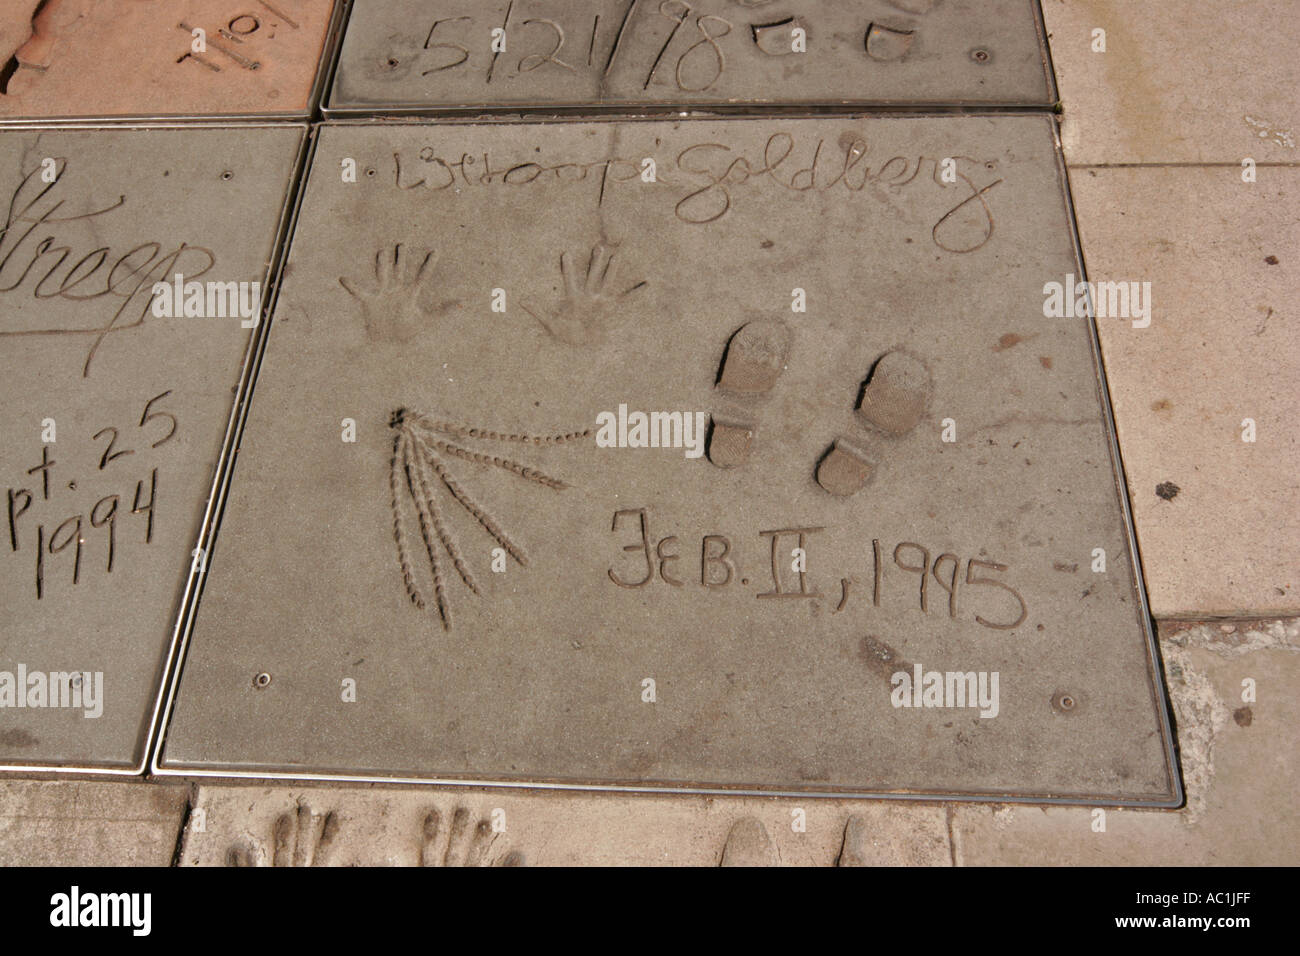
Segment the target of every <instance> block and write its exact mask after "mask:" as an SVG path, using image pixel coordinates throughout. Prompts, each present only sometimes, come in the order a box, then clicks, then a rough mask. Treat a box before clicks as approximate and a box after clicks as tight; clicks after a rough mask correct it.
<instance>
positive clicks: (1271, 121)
mask: <svg viewBox="0 0 1300 956" xmlns="http://www.w3.org/2000/svg"><path fill="white" fill-rule="evenodd" d="M1043 17H1044V19H1045V21H1046V23H1047V29H1048V33H1049V35H1050V39H1051V43H1050V45H1051V50H1052V66H1053V68H1054V69H1055V71H1056V80H1057V84H1058V86H1059V87H1060V96H1061V105H1062V107H1063V110H1064V114H1063V116H1062V120H1061V139H1062V141H1063V144H1064V147H1065V157H1066V160H1067V161H1068V162H1069V164H1070V165H1072V166H1074V165H1119V164H1126V163H1227V164H1229V165H1232V166H1240V164H1241V162H1242V160H1243V159H1246V158H1248V157H1249V158H1251V159H1253V160H1254V161H1255V162H1256V163H1291V164H1294V163H1296V162H1297V161H1300V153H1297V151H1296V145H1297V141H1298V140H1300V104H1298V103H1297V98H1296V90H1297V89H1300V61H1298V60H1297V58H1296V55H1295V51H1296V50H1297V49H1300V22H1298V21H1297V20H1296V16H1295V4H1294V3H1292V2H1290V0H1242V2H1240V3H1234V4H1233V5H1232V7H1231V8H1225V7H1224V6H1223V4H1221V3H1215V2H1214V0H1185V2H1183V3H1180V4H1178V6H1177V8H1176V10H1175V8H1173V7H1171V5H1170V4H1169V3H1167V2H1163V0H1122V2H1121V0H1043ZM1098 30H1101V31H1104V37H1099V36H1097V35H1096V32H1095V31H1098ZM1099 40H1104V46H1105V50H1104V52H1101V51H1100V50H1099V49H1097V47H1098V46H1099Z"/></svg>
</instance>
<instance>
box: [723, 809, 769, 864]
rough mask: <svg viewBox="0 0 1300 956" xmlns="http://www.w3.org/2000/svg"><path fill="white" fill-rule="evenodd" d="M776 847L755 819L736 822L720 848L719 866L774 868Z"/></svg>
mask: <svg viewBox="0 0 1300 956" xmlns="http://www.w3.org/2000/svg"><path fill="white" fill-rule="evenodd" d="M778 862H779V861H778V859H777V855H776V847H775V846H773V845H772V838H771V837H769V836H768V835H767V828H766V827H764V826H763V824H762V821H760V820H758V819H757V818H755V817H743V818H741V819H740V820H737V821H736V822H735V823H734V824H733V825H732V827H731V832H730V833H728V834H727V842H726V844H725V845H724V846H723V847H722V863H721V864H719V865H720V866H776V865H777V864H778Z"/></svg>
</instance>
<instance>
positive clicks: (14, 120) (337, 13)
mask: <svg viewBox="0 0 1300 956" xmlns="http://www.w3.org/2000/svg"><path fill="white" fill-rule="evenodd" d="M331 2H332V4H333V7H332V9H331V11H330V16H329V20H328V21H327V23H326V25H325V35H324V37H323V38H322V40H321V49H320V54H319V57H318V59H317V61H316V71H315V73H314V74H313V75H312V83H311V86H310V87H309V88H308V90H307V102H306V104H305V105H304V106H303V108H302V109H300V110H286V111H282V112H267V113H247V112H244V113H241V112H238V111H236V112H233V113H109V114H104V115H76V114H72V115H60V116H49V117H43V116H22V117H5V116H0V131H4V130H8V129H25V128H27V127H33V126H35V127H40V128H43V129H49V128H52V127H70V128H71V127H78V128H83V129H84V128H90V129H99V128H102V127H122V126H126V127H137V126H140V125H141V124H152V123H160V124H168V125H169V124H172V123H185V124H186V125H198V124H214V123H215V124H220V125H222V126H245V125H248V126H261V125H265V124H268V123H279V124H280V125H286V124H295V125H296V124H298V123H307V122H310V121H311V120H312V118H313V117H314V116H315V115H316V111H317V110H318V109H319V108H320V106H321V104H322V103H323V102H324V97H325V94H326V93H327V92H328V91H329V88H330V87H331V85H332V83H333V78H334V67H335V64H336V62H337V60H338V53H339V50H340V49H341V48H342V44H343V23H344V17H343V12H344V10H345V9H348V8H350V7H351V3H352V0H331ZM0 769H3V768H0Z"/></svg>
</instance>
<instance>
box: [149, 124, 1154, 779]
mask: <svg viewBox="0 0 1300 956" xmlns="http://www.w3.org/2000/svg"><path fill="white" fill-rule="evenodd" d="M949 158H952V163H951V164H949V163H946V162H945V159H949ZM644 160H654V164H653V165H654V169H655V170H656V173H655V176H654V181H653V182H647V181H645V180H643V178H642V170H649V169H650V166H649V165H647V164H646V162H644ZM352 169H355V172H356V176H355V181H354V182H353V181H348V180H349V179H351V178H353V177H351V176H350V175H349V171H350V170H352ZM950 169H951V170H952V177H951V178H952V180H953V181H952V182H948V181H946V172H945V171H947V170H950ZM1062 175H1063V173H1062V169H1061V167H1060V166H1059V165H1058V164H1057V155H1056V152H1055V141H1054V137H1053V130H1052V125H1051V120H1050V118H1048V117H1045V116H1037V117H1035V116H1020V117H1009V116H1004V117H998V118H989V117H961V118H952V119H945V120H942V121H936V120H920V119H905V118H893V119H861V118H852V119H835V120H789V121H775V120H765V121H751V120H734V121H724V122H672V123H667V122H638V123H623V124H619V123H603V124H574V125H567V124H566V125H564V126H557V125H550V124H542V125H526V124H525V125H499V124H498V125H488V126H475V125H450V126H448V125H439V126H427V125H423V126H422V125H405V126H402V125H394V126H384V127H383V128H377V127H365V126H352V127H348V126H343V127H326V128H325V129H324V130H323V131H322V138H321V140H320V143H319V147H318V150H317V153H316V156H315V160H314V171H313V173H312V176H311V179H310V181H309V184H308V187H307V193H306V198H305V205H304V208H303V212H302V218H301V221H300V223H299V226H298V229H297V236H296V239H295V242H294V247H293V254H292V257H291V262H290V263H289V265H288V267H287V271H286V282H285V287H284V292H283V295H282V297H281V298H280V304H279V306H278V314H277V317H276V318H275V320H274V324H273V326H272V329H271V330H270V338H269V344H268V350H267V353H266V356H265V360H264V364H263V366H262V372H261V375H260V378H259V383H258V386H257V391H256V396H255V399H254V402H253V407H252V411H251V417H250V419H249V424H248V428H247V430H246V432H245V434H244V435H243V438H242V441H241V449H242V450H241V453H240V456H239V459H238V461H237V463H236V466H235V472H234V480H233V485H232V490H231V496H230V499H229V502H228V505H227V508H226V512H225V518H224V521H223V527H222V529H221V531H220V537H219V544H218V547H217V550H216V552H215V554H214V556H213V560H212V563H211V565H210V569H209V570H210V580H209V582H208V584H207V587H206V591H205V593H204V597H203V601H202V607H201V608H200V611H199V615H198V623H197V627H196V630H195V632H194V635H193V638H192V642H191V647H190V650H189V653H188V657H187V660H186V662H185V666H184V673H183V676H182V679H181V685H180V691H179V696H178V699H177V704H176V710H175V714H174V716H173V719H172V723H171V726H170V730H169V732H168V737H167V748H166V753H165V755H164V761H163V766H164V768H165V769H167V770H169V771H172V772H183V771H184V772H190V771H196V772H212V773H227V772H234V773H249V774H261V773H267V774H317V775H345V776H346V775H359V776H366V777H369V776H375V777H386V778H387V777H394V776H397V777H407V776H409V777H415V778H444V779H459V780H468V781H473V780H493V781H516V782H537V783H560V784H573V785H584V786H589V785H607V786H628V787H698V788H742V789H755V790H777V791H795V792H831V793H834V792H855V793H863V792H876V793H880V792H900V793H912V794H916V793H962V794H969V795H973V796H976V797H981V796H982V797H991V796H994V795H1009V796H1016V795H1020V796H1030V795H1033V796H1035V797H1044V798H1061V799H1069V798H1083V797H1085V796H1087V797H1089V798H1091V797H1092V796H1095V797H1096V798H1098V799H1105V800H1111V801H1132V802H1161V801H1169V800H1170V799H1172V798H1173V796H1174V790H1175V784H1174V781H1173V779H1172V777H1171V774H1170V772H1169V769H1168V766H1167V764H1166V749H1165V746H1164V740H1165V738H1164V736H1163V734H1164V730H1163V727H1162V724H1161V719H1160V713H1161V712H1160V711H1159V710H1158V707H1157V702H1156V700H1155V699H1154V698H1153V687H1152V684H1151V681H1150V665H1149V657H1148V654H1149V647H1148V644H1147V638H1146V635H1145V632H1144V626H1145V617H1144V614H1143V608H1142V602H1141V599H1140V596H1139V594H1138V592H1137V591H1136V589H1135V586H1134V580H1133V568H1132V565H1131V561H1130V556H1129V555H1130V552H1129V540H1128V536H1127V532H1126V525H1125V520H1124V516H1123V514H1122V512H1121V507H1120V501H1119V498H1118V489H1117V482H1116V477H1115V474H1114V472H1113V470H1112V461H1111V452H1110V447H1109V445H1108V437H1107V435H1108V433H1107V428H1106V424H1105V419H1104V417H1103V411H1102V407H1101V405H1100V404H1099V400H1100V398H1099V386H1098V375H1097V368H1096V364H1095V363H1096V359H1095V353H1094V347H1093V342H1092V339H1091V335H1090V332H1089V327H1088V325H1087V323H1086V322H1083V321H1079V320H1066V319H1044V316H1043V299H1044V296H1043V286H1044V282H1045V280H1047V279H1049V278H1051V277H1058V276H1059V277H1061V279H1064V276H1065V274H1066V273H1067V272H1069V271H1070V270H1075V271H1076V272H1077V269H1078V266H1077V262H1076V260H1075V256H1074V250H1073V243H1072V238H1071V234H1070V230H1069V228H1068V222H1067V218H1066V211H1065V202H1064V193H1063V182H1062ZM864 382H865V385H864ZM620 408H621V409H622V411H621V412H620ZM638 410H640V411H645V412H649V411H662V412H673V411H676V412H682V413H683V417H681V418H680V419H679V420H680V421H681V422H683V423H684V424H689V425H690V426H691V432H690V433H689V434H686V433H685V428H683V429H681V430H679V432H677V433H670V434H668V435H667V436H666V438H664V440H663V442H661V443H660V444H661V447H637V446H638V444H639V440H638V435H637V434H636V432H635V429H634V430H633V431H632V432H631V433H630V434H625V435H624V438H627V439H629V440H628V441H624V442H622V443H621V444H622V447H605V446H607V445H610V444H618V442H616V441H614V439H615V438H616V436H615V435H614V434H613V432H614V431H616V430H617V429H615V428H614V426H613V424H611V422H612V421H613V420H614V419H617V418H618V417H619V416H620V415H622V416H624V417H626V418H630V419H631V420H632V422H633V426H635V418H634V417H633V416H632V414H631V413H632V412H635V411H638ZM605 413H608V415H606V414H605ZM710 414H711V415H712V423H713V424H712V431H711V432H708V430H707V428H706V423H707V422H708V420H709V417H710ZM697 423H698V424H697ZM625 431H626V430H625ZM521 436H535V437H521ZM353 439H355V440H353ZM701 439H707V440H701ZM947 439H952V440H951V441H949V440H947ZM673 442H675V443H676V446H677V447H663V446H664V445H665V444H669V443H673ZM706 448H707V454H705V451H706ZM720 466H728V467H720ZM855 482H856V483H858V484H862V483H865V487H862V488H859V489H857V490H856V491H855ZM1103 555H1104V559H1105V560H1104V570H1102V564H1103V562H1102V561H1101V557H1102V556H1103ZM1094 567H1096V568H1097V570H1095V571H1094V570H1093V569H1094ZM471 582H472V586H471ZM914 667H916V668H921V670H922V672H923V674H924V675H925V676H924V678H923V683H927V684H930V683H932V682H933V681H934V680H936V678H933V677H931V676H929V675H930V674H931V672H934V673H938V674H940V675H942V674H943V673H944V672H952V673H953V674H954V675H957V674H967V673H969V674H970V675H971V678H970V679H971V680H975V681H977V682H978V681H981V680H982V681H985V683H984V684H983V685H982V686H984V688H985V699H986V701H990V700H991V698H992V681H993V680H994V677H995V675H998V676H997V680H998V681H999V687H1000V691H999V694H1000V696H999V701H1000V703H999V705H998V707H997V709H996V716H994V708H993V707H992V706H991V705H990V706H982V707H974V706H971V704H970V702H969V701H967V700H965V699H964V698H963V699H962V700H961V701H958V700H957V697H956V690H957V685H958V684H960V685H961V690H962V691H963V692H964V691H965V690H966V687H967V685H966V684H965V683H964V682H962V681H959V680H958V679H957V678H956V677H955V676H954V678H953V680H952V682H951V683H952V688H951V691H950V692H948V693H947V694H946V696H945V694H944V693H940V694H939V695H938V696H937V697H936V696H935V694H934V693H933V690H931V692H929V696H925V695H921V696H920V701H921V704H922V705H923V706H920V707H914V706H912V704H913V702H914V701H915V700H917V697H915V696H909V695H908V694H906V693H904V692H903V691H902V690H900V688H902V687H903V686H904V684H903V681H904V679H905V678H906V679H907V680H908V681H910V680H911V679H912V677H913V674H914V673H915V671H914ZM980 674H982V675H984V676H983V677H980V676H978V675H980ZM896 675H897V676H896ZM937 679H938V680H940V681H941V682H942V681H943V678H942V677H940V678H937ZM917 694H920V690H919V689H918V690H917ZM973 698H974V694H972V700H973ZM936 700H938V701H939V703H941V704H943V705H944V706H942V707H937V708H935V707H932V706H930V705H931V704H933V703H934V702H935V701H936ZM904 703H906V704H907V705H908V706H902V705H903V704H904ZM948 705H953V706H951V707H949V706H948ZM981 714H984V716H981Z"/></svg>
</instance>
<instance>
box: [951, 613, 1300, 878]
mask: <svg viewBox="0 0 1300 956" xmlns="http://www.w3.org/2000/svg"><path fill="white" fill-rule="evenodd" d="M1161 650H1162V653H1163V656H1164V660H1165V668H1166V671H1167V674H1168V678H1169V688H1170V694H1171V696H1172V699H1173V704H1174V709H1175V711H1176V713H1177V716H1178V742H1179V750H1180V756H1181V760H1182V765H1183V773H1184V780H1185V781H1186V787H1187V807H1186V808H1185V809H1183V810H1181V811H1178V812H1167V811H1142V810H1110V811H1107V812H1105V815H1104V816H1103V817H1099V816H1098V814H1099V813H1101V812H1102V811H1100V810H1098V809H1087V808H1065V807H1042V808H1038V807H1016V808H1012V807H1004V808H1001V809H997V808H988V807H970V806H960V807H957V808H956V810H955V814H954V817H953V822H952V827H953V848H954V853H955V855H956V859H957V861H958V863H959V864H961V865H963V866H984V865H992V866H1022V865H1023V866H1029V865H1032V866H1042V865H1045V864H1046V865H1053V866H1295V865H1296V864H1297V862H1300V851H1297V849H1296V848H1297V846H1300V819H1298V818H1297V816H1296V812H1295V799H1294V793H1295V787H1296V781H1297V777H1298V775H1300V765H1298V764H1297V761H1296V748H1295V731H1294V728H1295V725H1296V721H1297V720H1298V719H1300V707H1297V704H1296V701H1297V700H1298V699H1300V695H1298V694H1297V691H1300V654H1297V651H1300V622H1297V621H1295V620H1287V621H1267V622H1265V621H1255V622H1250V621H1236V622H1229V623H1218V622H1216V623H1212V624H1198V625H1194V626H1190V627H1188V626H1184V625H1180V624H1174V625H1168V624H1165V625H1162V626H1161ZM1248 682H1249V683H1248ZM1243 698H1245V699H1243ZM1102 827H1104V829H1103V828H1102Z"/></svg>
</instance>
